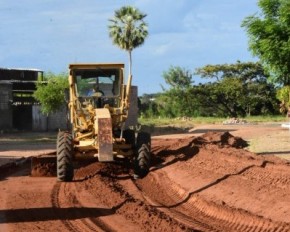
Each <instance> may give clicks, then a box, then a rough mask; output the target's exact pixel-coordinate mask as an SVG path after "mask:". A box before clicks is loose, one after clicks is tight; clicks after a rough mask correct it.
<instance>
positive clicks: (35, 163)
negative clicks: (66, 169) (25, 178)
mask: <svg viewBox="0 0 290 232" xmlns="http://www.w3.org/2000/svg"><path fill="white" fill-rule="evenodd" d="M31 176H32V177H39V176H56V154H55V153H51V154H45V155H40V156H33V157H31Z"/></svg>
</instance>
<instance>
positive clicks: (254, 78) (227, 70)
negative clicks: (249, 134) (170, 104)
mask: <svg viewBox="0 0 290 232" xmlns="http://www.w3.org/2000/svg"><path fill="white" fill-rule="evenodd" d="M196 75H200V76H201V77H202V78H210V79H213V80H214V82H209V83H206V84H203V85H200V86H198V87H194V88H192V89H191V94H190V95H191V96H195V97H196V98H197V99H198V102H199V103H200V105H205V106H206V108H207V109H208V110H209V113H210V114H211V115H219V116H231V117H237V116H245V115H246V114H248V115H250V114H261V113H262V112H263V113H264V114H273V113H275V112H276V108H277V101H276V98H275V88H274V85H273V84H270V83H268V82H267V75H266V74H265V73H264V71H263V68H262V66H261V64H260V63H258V62H257V63H253V62H247V63H241V62H239V61H238V62H237V63H236V64H223V65H206V66H204V67H202V68H198V69H196Z"/></svg>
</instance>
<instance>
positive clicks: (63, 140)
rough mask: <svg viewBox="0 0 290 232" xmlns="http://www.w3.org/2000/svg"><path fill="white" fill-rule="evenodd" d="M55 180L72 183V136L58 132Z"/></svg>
mask: <svg viewBox="0 0 290 232" xmlns="http://www.w3.org/2000/svg"><path fill="white" fill-rule="evenodd" d="M56 152H57V154H56V155H57V165H56V166H57V178H58V180H59V181H72V179H73V176H74V168H73V144H72V136H71V134H70V133H68V132H62V131H61V132H59V133H58V136H57V151H56Z"/></svg>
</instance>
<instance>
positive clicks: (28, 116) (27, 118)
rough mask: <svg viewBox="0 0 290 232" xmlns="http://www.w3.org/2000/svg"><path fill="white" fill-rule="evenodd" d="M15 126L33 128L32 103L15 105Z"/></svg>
mask: <svg viewBox="0 0 290 232" xmlns="http://www.w3.org/2000/svg"><path fill="white" fill-rule="evenodd" d="M13 128H14V129H17V130H32V105H18V106H13Z"/></svg>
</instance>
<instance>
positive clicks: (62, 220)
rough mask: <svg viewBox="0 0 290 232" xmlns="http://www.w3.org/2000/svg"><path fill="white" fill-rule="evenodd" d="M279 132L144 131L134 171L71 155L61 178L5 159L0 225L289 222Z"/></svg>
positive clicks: (272, 227)
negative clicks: (141, 165)
mask: <svg viewBox="0 0 290 232" xmlns="http://www.w3.org/2000/svg"><path fill="white" fill-rule="evenodd" d="M209 129H210V130H211V131H213V132H208V133H206V134H203V133H204V132H206V131H208V130H209ZM226 131H229V133H230V134H229V133H227V132H226ZM288 133H289V132H288V130H285V129H282V128H281V127H279V126H273V125H266V126H265V125H263V126H254V127H252V126H251V127H250V126H242V127H240V126H223V127H220V126H213V125H211V126H210V127H209V126H203V127H199V128H196V129H195V130H192V132H191V133H189V134H185V135H170V136H162V137H154V139H153V140H152V153H153V157H154V159H153V166H152V168H151V172H150V173H149V175H148V176H146V177H145V178H143V179H139V180H134V179H133V178H132V171H131V169H130V168H129V165H128V166H126V165H124V164H103V163H88V164H84V163H77V164H76V166H77V168H76V170H75V178H74V181H73V182H71V183H59V182H57V181H56V180H55V178H54V177H30V176H29V175H30V173H29V170H30V165H29V163H27V164H24V165H23V166H20V167H12V170H8V171H7V170H5V172H3V171H2V172H1V174H0V231H290V216H289V214H288V212H289V210H290V204H289V202H290V195H289V191H290V164H289V161H287V160H286V159H280V158H278V157H276V156H272V154H276V155H282V156H283V157H286V158H287V157H288V155H289V154H290V149H289V147H290V146H289V144H290V143H289V142H290V141H289V140H287V139H288V137H287V135H288ZM231 134H232V135H235V136H241V137H242V138H246V139H245V140H247V141H248V142H250V143H251V144H252V145H253V146H252V145H251V149H256V152H259V153H264V154H266V155H257V154H255V153H252V152H250V151H247V150H245V149H243V148H242V147H243V145H244V141H243V139H239V138H237V137H233V136H232V135H231ZM274 138H278V140H281V139H282V140H283V141H281V143H280V145H279V141H276V140H275V139H274ZM261 141H262V144H264V146H263V145H260V144H261ZM287 142H288V143H289V144H288V143H287ZM262 147H264V149H262ZM274 148H275V149H274ZM0 149H1V146H0ZM6 151H7V150H6ZM5 154H6V153H5ZM0 155H1V153H0Z"/></svg>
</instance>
